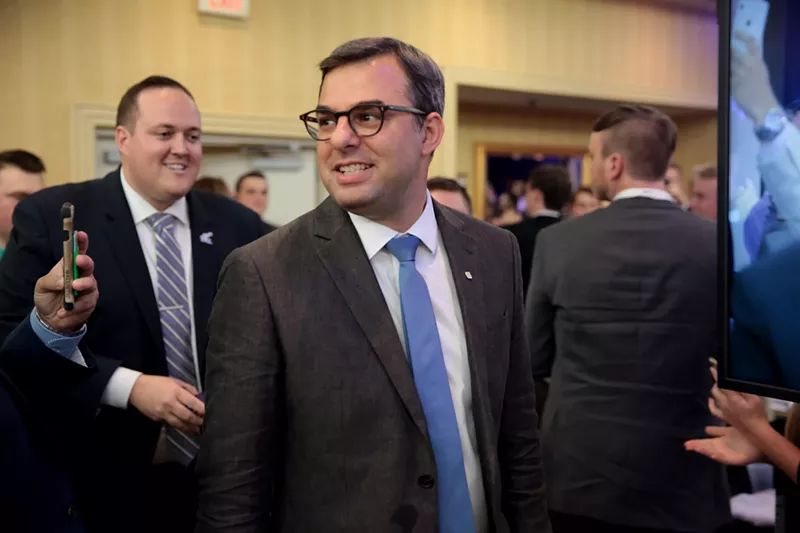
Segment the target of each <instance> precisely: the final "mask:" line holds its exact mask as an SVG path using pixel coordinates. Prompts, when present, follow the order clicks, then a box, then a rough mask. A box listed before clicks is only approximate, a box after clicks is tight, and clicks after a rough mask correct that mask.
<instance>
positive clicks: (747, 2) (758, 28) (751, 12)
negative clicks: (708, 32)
mask: <svg viewBox="0 0 800 533" xmlns="http://www.w3.org/2000/svg"><path fill="white" fill-rule="evenodd" d="M768 16H769V3H767V2H766V1H765V0H738V1H737V2H736V10H735V12H734V15H733V28H732V31H731V36H732V37H731V38H732V41H731V46H732V47H733V48H736V49H737V50H740V51H742V52H747V50H746V49H745V46H744V43H742V42H741V41H740V40H739V39H737V38H736V37H735V34H736V32H737V31H743V32H745V33H748V34H750V35H751V36H753V38H754V39H755V40H756V42H757V43H758V46H759V49H760V50H764V32H765V31H766V29H767V17H768Z"/></svg>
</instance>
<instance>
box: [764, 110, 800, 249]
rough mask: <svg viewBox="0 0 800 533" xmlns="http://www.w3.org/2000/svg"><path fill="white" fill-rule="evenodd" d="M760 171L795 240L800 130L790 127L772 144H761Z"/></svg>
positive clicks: (799, 218) (799, 227)
mask: <svg viewBox="0 0 800 533" xmlns="http://www.w3.org/2000/svg"><path fill="white" fill-rule="evenodd" d="M758 169H759V170H760V171H761V179H762V180H763V181H764V187H765V188H766V189H767V191H768V192H769V193H770V195H771V196H772V202H773V203H774V204H775V207H776V208H777V210H778V214H779V215H780V216H781V218H782V219H783V220H785V221H786V225H787V227H788V228H789V231H790V233H791V234H792V236H793V237H794V238H797V237H798V236H800V130H798V128H797V126H795V125H794V124H787V125H786V126H785V127H784V128H783V131H782V132H781V133H780V135H778V136H777V137H775V138H774V139H773V140H772V141H769V142H765V143H762V144H761V149H760V150H759V152H758Z"/></svg>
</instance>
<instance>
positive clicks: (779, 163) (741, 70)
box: [731, 31, 800, 261]
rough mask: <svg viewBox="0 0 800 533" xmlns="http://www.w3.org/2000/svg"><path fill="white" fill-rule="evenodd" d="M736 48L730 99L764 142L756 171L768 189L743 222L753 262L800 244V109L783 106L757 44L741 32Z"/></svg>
mask: <svg viewBox="0 0 800 533" xmlns="http://www.w3.org/2000/svg"><path fill="white" fill-rule="evenodd" d="M736 42H738V43H741V46H732V47H731V95H732V97H733V99H734V100H735V101H736V103H737V104H738V106H739V108H740V109H741V110H742V111H743V112H744V113H745V114H746V115H747V117H748V118H749V119H750V120H751V121H752V122H753V125H754V128H755V135H756V137H757V138H758V140H759V141H760V147H759V150H758V170H759V173H760V177H761V181H762V183H763V186H764V189H765V194H764V195H763V196H762V197H761V198H760V200H759V201H758V202H757V203H756V204H755V205H754V206H753V207H752V209H750V211H749V212H748V214H747V216H746V219H745V222H744V243H745V248H746V250H747V253H748V255H749V256H750V259H751V260H752V261H755V260H757V259H758V258H759V257H761V256H763V255H765V254H769V253H773V252H776V251H778V250H782V249H784V248H786V247H787V246H789V245H790V244H792V243H793V242H796V241H798V240H800V131H798V125H800V114H799V113H798V107H800V106H798V105H797V103H794V104H790V105H788V106H786V107H785V108H784V107H782V106H781V104H780V103H779V101H778V98H777V97H776V96H775V92H774V90H773V88H772V86H771V85H770V73H769V69H768V68H767V65H766V63H765V61H764V59H763V58H762V54H761V49H760V47H759V46H758V44H757V42H756V39H755V38H754V37H753V36H752V35H750V34H748V33H746V32H742V31H739V32H737V33H735V34H734V44H735V43H736ZM732 148H733V149H735V148H736V147H732Z"/></svg>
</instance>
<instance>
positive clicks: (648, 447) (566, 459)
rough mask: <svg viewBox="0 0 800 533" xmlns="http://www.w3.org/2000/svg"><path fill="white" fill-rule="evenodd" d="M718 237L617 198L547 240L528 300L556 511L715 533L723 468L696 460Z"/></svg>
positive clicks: (722, 514)
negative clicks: (688, 446)
mask: <svg viewBox="0 0 800 533" xmlns="http://www.w3.org/2000/svg"><path fill="white" fill-rule="evenodd" d="M716 242H717V241H716V227H715V225H714V224H713V223H711V222H709V221H706V220H703V219H701V218H699V217H697V216H695V215H692V214H691V213H686V212H684V211H682V210H681V209H680V208H678V207H677V206H676V205H674V204H673V203H671V202H666V201H661V200H653V199H649V198H631V199H626V200H618V201H616V202H614V203H612V204H611V206H609V207H608V208H606V209H602V210H599V211H595V212H594V213H590V214H588V215H585V216H583V217H579V218H575V219H571V220H567V221H565V222H562V223H560V224H556V225H555V226H552V227H551V228H548V229H546V230H544V231H543V232H542V233H541V234H540V235H539V239H538V243H537V249H536V258H535V259H534V261H533V272H532V276H531V286H530V292H529V294H528V298H527V301H526V317H525V318H526V326H527V327H526V329H527V332H528V339H529V342H530V346H531V360H532V367H533V372H534V377H535V378H543V377H546V376H552V377H551V383H550V394H549V396H548V398H547V403H546V406H545V409H544V417H543V419H542V443H543V445H542V449H543V463H544V465H545V474H546V479H547V492H548V503H549V504H550V505H551V507H552V508H553V509H554V510H555V511H558V512H562V513H571V514H577V515H583V516H587V517H589V518H594V519H596V520H601V521H604V522H610V523H614V524H619V525H627V526H631V527H639V528H654V529H659V530H661V529H663V530H669V531H687V532H695V531H696V532H707V531H714V530H715V529H716V528H717V527H719V526H720V525H721V524H723V523H725V522H726V521H728V520H729V518H730V510H729V503H728V494H727V490H726V486H725V485H726V484H725V477H724V468H723V467H722V466H721V465H718V464H716V463H715V462H714V461H712V460H711V459H708V458H706V457H703V456H701V455H698V454H693V453H690V452H687V451H685V450H684V448H683V443H684V442H685V441H686V440H689V439H693V438H701V437H703V436H704V428H705V426H707V425H711V424H714V422H715V421H714V419H713V417H712V416H711V415H710V413H709V412H708V407H707V404H708V401H707V400H708V392H709V390H710V388H711V386H712V383H713V382H712V378H711V375H710V373H709V363H708V358H709V357H711V356H714V355H715V354H716V353H717V346H718V344H717V332H718V328H717V322H718V321H717V312H716V308H717V261H716Z"/></svg>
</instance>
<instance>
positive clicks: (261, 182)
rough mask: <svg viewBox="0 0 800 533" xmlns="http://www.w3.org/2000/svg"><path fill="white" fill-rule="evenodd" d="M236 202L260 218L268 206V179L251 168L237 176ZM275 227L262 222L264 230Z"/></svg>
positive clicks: (268, 230)
mask: <svg viewBox="0 0 800 533" xmlns="http://www.w3.org/2000/svg"><path fill="white" fill-rule="evenodd" d="M235 199H236V201H237V202H239V203H240V204H242V205H243V206H245V207H247V208H248V209H251V210H253V212H254V213H255V214H257V215H258V216H259V217H260V218H261V219H262V220H263V219H264V213H266V212H267V208H268V207H269V181H267V177H266V176H265V175H264V173H263V172H261V171H260V170H251V171H250V172H246V173H245V174H242V175H241V176H239V179H238V180H236V195H235ZM275 229H277V228H276V227H275V226H273V225H272V224H269V223H267V222H264V232H265V234H266V233H271V232H273V231H275Z"/></svg>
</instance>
